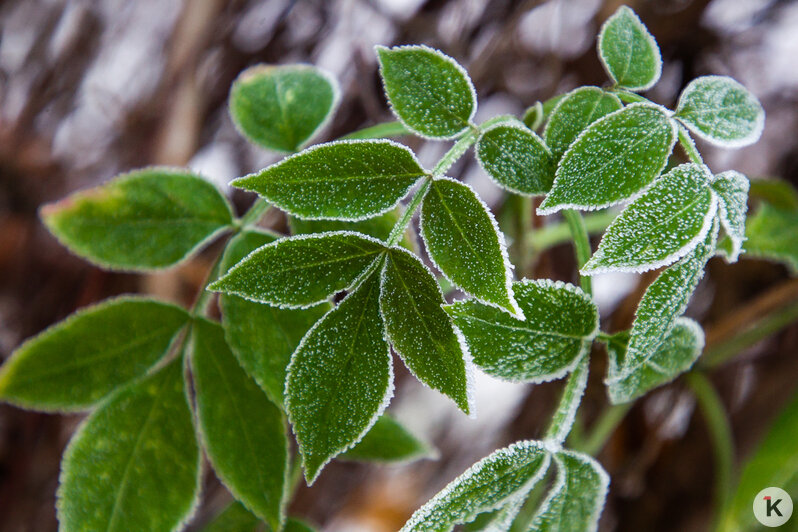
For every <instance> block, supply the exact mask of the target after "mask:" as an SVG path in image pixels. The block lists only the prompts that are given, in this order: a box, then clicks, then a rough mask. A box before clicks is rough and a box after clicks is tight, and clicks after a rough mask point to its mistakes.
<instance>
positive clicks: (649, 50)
mask: <svg viewBox="0 0 798 532" xmlns="http://www.w3.org/2000/svg"><path fill="white" fill-rule="evenodd" d="M598 52H599V58H600V59H601V63H602V64H603V65H604V69H605V70H606V71H607V74H609V75H610V78H612V80H613V81H614V82H615V84H616V85H618V86H620V87H623V88H625V89H628V90H631V91H644V90H647V89H650V88H651V87H653V86H654V84H655V83H656V82H657V81H658V80H659V77H660V74H662V56H661V55H660V52H659V46H657V41H656V40H654V37H653V36H652V35H651V34H650V33H649V32H648V29H647V28H646V26H645V25H644V24H643V23H642V22H641V21H640V18H638V16H637V15H636V14H635V12H634V11H632V10H631V9H629V8H628V7H626V6H621V7H620V8H618V10H617V11H616V12H615V14H613V15H612V16H611V17H610V18H608V19H607V21H606V22H604V25H603V26H602V27H601V32H600V33H599V38H598Z"/></svg>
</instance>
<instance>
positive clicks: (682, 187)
mask: <svg viewBox="0 0 798 532" xmlns="http://www.w3.org/2000/svg"><path fill="white" fill-rule="evenodd" d="M711 181H712V174H710V172H709V169H708V168H706V167H702V166H698V165H697V164H693V163H687V164H682V165H679V166H677V167H676V168H674V169H673V170H671V171H670V172H668V173H667V174H665V175H664V176H662V177H661V178H659V179H658V180H657V181H656V182H655V183H654V184H653V185H652V186H651V188H649V189H648V190H647V191H646V192H645V193H644V194H643V195H642V196H640V197H639V198H637V199H636V200H635V201H633V202H632V203H631V204H630V205H629V206H628V207H626V209H624V211H623V212H622V213H621V214H620V215H619V216H618V217H617V218H616V219H615V220H614V221H613V222H612V224H610V226H609V227H608V228H607V232H606V233H605V234H604V237H603V238H602V239H601V243H600V244H599V247H598V249H597V250H596V252H595V253H594V254H593V257H591V259H590V260H589V261H588V262H587V264H585V265H584V267H583V268H582V274H583V275H595V274H597V273H605V272H611V271H620V272H644V271H647V270H653V269H655V268H659V267H661V266H667V265H668V264H672V263H674V262H676V261H677V260H679V259H680V258H682V257H683V256H685V255H686V254H687V253H689V252H690V250H692V249H693V248H694V247H695V246H697V245H698V244H699V242H701V241H702V240H704V238H705V237H706V235H707V233H708V232H709V230H710V229H711V228H712V221H713V219H714V218H715V213H716V212H717V209H718V200H717V198H716V196H715V194H713V192H712V190H711V188H710V182H711Z"/></svg>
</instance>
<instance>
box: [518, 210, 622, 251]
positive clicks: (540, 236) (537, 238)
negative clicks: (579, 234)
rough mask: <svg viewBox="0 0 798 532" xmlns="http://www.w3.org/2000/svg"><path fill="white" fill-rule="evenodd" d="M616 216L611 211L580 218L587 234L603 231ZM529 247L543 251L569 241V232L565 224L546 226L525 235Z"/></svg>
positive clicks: (615, 213)
mask: <svg viewBox="0 0 798 532" xmlns="http://www.w3.org/2000/svg"><path fill="white" fill-rule="evenodd" d="M617 215H618V213H617V212H615V211H612V210H607V211H601V212H597V213H591V214H587V215H585V216H584V217H582V220H584V223H585V229H586V230H587V232H588V234H594V233H600V232H601V231H604V230H605V229H606V228H607V227H608V226H609V225H610V224H611V223H612V221H613V220H614V219H615V217H616V216H617ZM526 239H527V240H528V245H529V247H530V248H531V249H532V250H533V251H536V252H540V251H544V250H546V249H549V248H550V247H554V246H556V245H558V244H564V243H565V242H569V241H570V240H571V230H570V228H569V227H568V224H567V223H563V222H558V223H553V224H550V225H546V226H544V227H542V228H540V229H537V230H535V231H530V232H529V233H528V234H527V235H526Z"/></svg>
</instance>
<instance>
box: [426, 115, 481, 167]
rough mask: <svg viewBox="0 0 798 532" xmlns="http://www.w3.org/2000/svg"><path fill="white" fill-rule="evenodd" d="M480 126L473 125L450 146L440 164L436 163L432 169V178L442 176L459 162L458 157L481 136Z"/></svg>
mask: <svg viewBox="0 0 798 532" xmlns="http://www.w3.org/2000/svg"><path fill="white" fill-rule="evenodd" d="M479 132H480V130H479V128H477V127H472V128H471V129H469V130H468V132H467V133H466V134H465V135H463V136H462V137H460V140H458V141H457V142H455V143H454V145H453V146H452V147H451V148H449V151H447V152H446V153H445V154H443V157H441V160H440V161H438V164H436V165H435V168H433V169H432V178H433V179H435V178H438V177H441V176H442V175H443V174H445V173H446V171H447V170H449V168H451V167H452V165H453V164H454V163H455V162H457V159H459V158H460V157H462V156H463V154H465V152H467V151H468V148H470V147H471V145H472V144H474V143H475V142H476V141H477V137H478V136H479Z"/></svg>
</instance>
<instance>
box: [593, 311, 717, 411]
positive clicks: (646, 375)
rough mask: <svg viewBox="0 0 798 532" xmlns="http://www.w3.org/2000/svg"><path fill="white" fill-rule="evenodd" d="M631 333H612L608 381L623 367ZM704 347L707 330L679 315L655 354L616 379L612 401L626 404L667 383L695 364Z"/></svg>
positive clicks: (611, 394) (610, 392)
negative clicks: (705, 331) (622, 376)
mask: <svg viewBox="0 0 798 532" xmlns="http://www.w3.org/2000/svg"><path fill="white" fill-rule="evenodd" d="M628 343H629V333H628V332H625V333H619V334H616V335H613V336H612V338H611V339H610V341H609V342H608V343H607V352H608V355H609V369H608V370H607V375H608V380H611V381H612V380H613V378H614V376H615V375H617V374H619V373H620V371H621V370H620V368H622V367H623V366H624V358H625V356H626V348H627V345H628ZM703 349H704V331H703V330H702V329H701V326H700V325H699V324H698V323H696V322H695V321H693V320H691V319H689V318H685V317H680V318H677V319H676V321H675V322H674V325H673V328H672V329H671V330H670V332H669V333H668V334H667V336H665V337H664V339H663V340H662V342H661V343H660V344H659V346H658V347H657V348H656V349H655V351H654V354H653V355H652V356H651V357H650V358H647V359H646V360H645V361H644V362H643V363H642V365H641V366H640V367H638V368H637V369H636V370H635V371H634V372H632V373H628V374H627V375H626V376H625V377H624V378H622V379H620V380H617V381H613V382H612V384H611V385H610V386H609V394H610V398H611V399H612V402H613V403H625V402H628V401H631V400H633V399H636V398H638V397H641V396H643V395H645V394H646V393H648V392H649V391H651V390H653V389H654V388H656V387H658V386H662V385H663V384H667V383H669V382H671V381H672V380H673V379H675V378H676V377H678V376H679V375H681V374H682V373H684V372H685V371H687V370H689V369H690V368H691V367H693V364H694V363H695V361H696V360H698V357H699V356H701V351H702V350H703Z"/></svg>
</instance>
